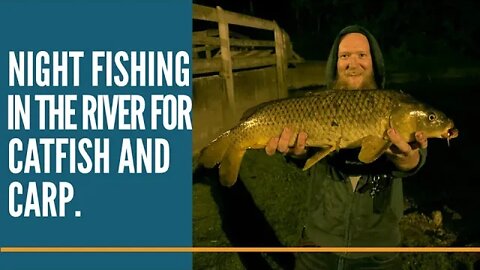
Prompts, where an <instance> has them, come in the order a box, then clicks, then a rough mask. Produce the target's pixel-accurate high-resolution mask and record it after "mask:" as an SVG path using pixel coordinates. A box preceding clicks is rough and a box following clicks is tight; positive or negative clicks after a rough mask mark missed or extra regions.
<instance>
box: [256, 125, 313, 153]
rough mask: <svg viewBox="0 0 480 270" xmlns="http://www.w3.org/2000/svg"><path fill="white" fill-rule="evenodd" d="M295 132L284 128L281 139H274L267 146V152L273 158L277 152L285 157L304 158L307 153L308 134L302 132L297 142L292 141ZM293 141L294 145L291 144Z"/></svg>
mask: <svg viewBox="0 0 480 270" xmlns="http://www.w3.org/2000/svg"><path fill="white" fill-rule="evenodd" d="M293 135H294V134H293V131H292V130H291V129H289V128H284V129H283V131H282V134H280V137H273V138H271V139H270V141H268V143H267V145H266V146H265V152H266V153H267V155H269V156H271V155H273V154H275V152H276V151H278V152H280V153H282V154H283V155H287V154H290V155H294V156H303V155H305V154H306V153H307V150H306V149H305V143H306V141H307V133H305V132H303V131H301V132H299V133H298V136H297V138H296V139H295V140H292V137H293ZM291 141H293V144H291V143H290V142H291Z"/></svg>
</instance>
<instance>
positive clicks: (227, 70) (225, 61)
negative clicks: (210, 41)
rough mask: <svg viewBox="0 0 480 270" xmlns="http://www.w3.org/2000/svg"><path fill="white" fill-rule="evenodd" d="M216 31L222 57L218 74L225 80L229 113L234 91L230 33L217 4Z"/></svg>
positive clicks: (231, 111)
mask: <svg viewBox="0 0 480 270" xmlns="http://www.w3.org/2000/svg"><path fill="white" fill-rule="evenodd" d="M217 17H218V33H219V35H220V51H221V59H222V70H221V72H220V76H221V77H223V79H224V81H225V89H226V92H227V102H228V105H229V112H228V113H230V114H231V115H233V113H234V112H235V92H234V86H233V71H232V57H231V55H230V35H229V33H228V23H227V22H226V20H225V16H224V12H223V9H222V8H221V7H219V6H217Z"/></svg>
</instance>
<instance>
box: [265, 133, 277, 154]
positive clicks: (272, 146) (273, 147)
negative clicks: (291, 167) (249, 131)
mask: <svg viewBox="0 0 480 270" xmlns="http://www.w3.org/2000/svg"><path fill="white" fill-rule="evenodd" d="M279 139H280V138H278V137H274V138H271V139H270V141H268V143H267V145H266V146H265V153H267V155H269V156H272V155H273V154H275V152H276V151H277V147H278V140H279Z"/></svg>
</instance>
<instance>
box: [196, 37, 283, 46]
mask: <svg viewBox="0 0 480 270" xmlns="http://www.w3.org/2000/svg"><path fill="white" fill-rule="evenodd" d="M192 43H193V45H217V46H219V45H220V38H217V37H201V36H194V37H192ZM230 46H238V47H275V41H273V40H254V39H237V38H231V39H230Z"/></svg>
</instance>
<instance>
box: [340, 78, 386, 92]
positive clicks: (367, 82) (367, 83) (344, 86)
mask: <svg viewBox="0 0 480 270" xmlns="http://www.w3.org/2000/svg"><path fill="white" fill-rule="evenodd" d="M377 88H378V86H377V84H376V82H375V79H374V77H373V74H371V76H367V78H365V79H364V80H363V81H362V83H361V84H360V85H359V86H356V85H355V86H354V85H351V84H350V82H348V81H347V80H345V79H343V78H337V80H335V82H334V83H333V89H338V90H361V89H377Z"/></svg>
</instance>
